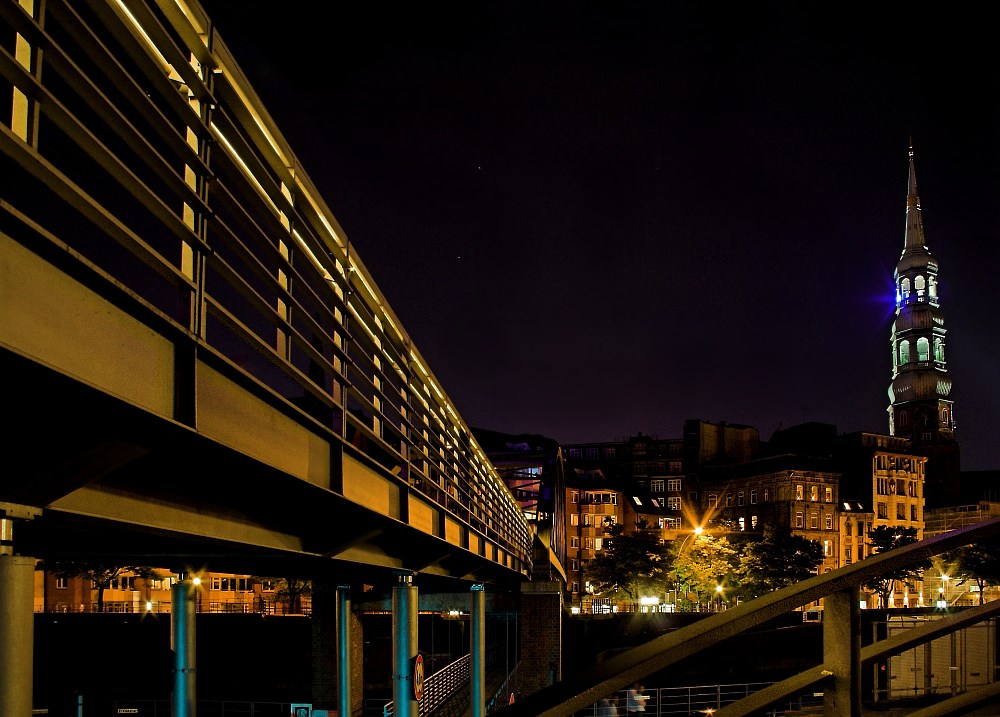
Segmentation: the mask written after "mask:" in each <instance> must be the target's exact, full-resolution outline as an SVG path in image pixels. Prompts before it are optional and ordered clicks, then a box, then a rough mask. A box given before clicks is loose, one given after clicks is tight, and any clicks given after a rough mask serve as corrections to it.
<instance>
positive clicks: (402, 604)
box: [392, 573, 419, 717]
mask: <svg viewBox="0 0 1000 717" xmlns="http://www.w3.org/2000/svg"><path fill="white" fill-rule="evenodd" d="M416 656H417V588H415V587H414V586H413V573H401V574H400V576H399V584H398V585H397V586H396V587H394V588H393V589H392V710H393V715H394V717H417V711H418V708H419V704H418V702H417V700H416V697H415V696H414V694H413V660H414V658H415V657H416Z"/></svg>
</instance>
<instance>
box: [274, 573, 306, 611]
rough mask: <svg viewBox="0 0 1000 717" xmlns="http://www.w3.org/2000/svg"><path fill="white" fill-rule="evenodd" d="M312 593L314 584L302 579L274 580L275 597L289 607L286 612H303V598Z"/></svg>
mask: <svg viewBox="0 0 1000 717" xmlns="http://www.w3.org/2000/svg"><path fill="white" fill-rule="evenodd" d="M311 593H312V582H311V581H309V580H303V579H302V578H278V579H277V580H274V597H275V599H276V600H278V601H280V602H284V603H285V604H286V605H287V608H286V609H285V612H289V613H292V614H296V615H297V614H299V613H301V612H302V598H304V597H305V596H306V595H309V594H311Z"/></svg>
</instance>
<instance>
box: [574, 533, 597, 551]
mask: <svg viewBox="0 0 1000 717" xmlns="http://www.w3.org/2000/svg"><path fill="white" fill-rule="evenodd" d="M604 543H605V539H604V538H594V537H591V536H589V535H585V536H584V537H583V549H584V550H601V549H603V548H604ZM569 547H570V548H572V549H574V550H576V549H579V547H580V538H578V537H576V536H575V535H574V536H573V537H571V538H570V539H569Z"/></svg>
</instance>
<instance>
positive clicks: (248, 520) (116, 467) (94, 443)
mask: <svg viewBox="0 0 1000 717" xmlns="http://www.w3.org/2000/svg"><path fill="white" fill-rule="evenodd" d="M0 371H2V372H3V374H4V375H6V376H9V377H12V380H10V382H9V384H8V387H7V389H5V397H4V398H5V401H4V403H5V407H6V409H7V415H8V417H10V419H11V420H9V421H8V426H7V428H6V429H5V437H6V441H5V443H6V445H7V446H8V451H7V456H6V465H7V470H6V471H5V478H4V480H3V482H2V484H0V501H5V502H11V503H17V504H24V505H29V506H34V507H41V508H43V514H42V515H41V516H40V517H38V518H36V519H34V520H32V521H27V522H23V523H19V524H18V525H17V528H16V534H15V540H16V547H17V550H18V552H20V553H23V554H29V555H32V556H34V557H39V558H42V559H50V560H82V559H89V560H109V561H121V562H126V563H131V564H144V565H154V566H162V567H165V568H172V569H176V570H181V569H185V570H189V571H190V570H198V569H213V570H216V571H226V572H238V573H250V574H281V575H289V574H294V573H300V574H304V575H323V574H326V575H329V576H330V577H331V578H336V579H339V580H346V581H348V582H352V583H358V584H361V583H366V584H370V585H371V584H378V583H379V582H383V583H385V584H387V585H388V584H391V583H392V582H393V581H394V580H395V576H396V573H397V571H399V570H412V571H417V572H420V573H421V583H422V585H427V584H428V582H431V583H433V582H434V581H435V580H436V579H438V578H440V579H443V580H447V582H448V583H453V582H454V580H455V579H456V578H458V579H464V580H467V581H472V580H476V581H478V580H484V579H485V580H490V579H493V578H496V577H503V575H502V573H503V572H509V571H501V570H500V568H499V566H493V565H490V563H489V561H487V560H485V559H483V558H480V557H479V556H476V555H472V554H469V553H467V552H465V551H462V550H458V549H456V548H455V546H453V545H450V544H448V543H447V542H445V541H443V540H441V539H439V538H437V537H435V536H432V535H427V534H425V533H423V532H421V531H419V530H415V529H413V528H412V527H410V526H409V525H407V524H406V523H404V522H401V521H399V520H396V519H394V518H391V517H389V516H387V515H383V514H381V513H379V512H376V511H373V510H370V509H368V508H366V507H364V506H360V505H358V504H356V503H354V502H352V501H350V500H348V499H346V498H345V497H343V496H342V495H340V494H338V493H336V492H334V491H331V490H328V489H325V488H321V487H319V486H316V485H313V484H312V483H310V482H308V481H304V480H301V479H300V478H297V477H294V476H289V475H287V474H285V473H283V472H281V471H278V470H275V469H274V468H272V467H270V466H268V465H265V464H263V463H261V462H259V461H257V460H254V459H252V458H250V457H248V456H246V455H244V454H241V453H239V452H237V451H234V450H232V449H230V448H227V447H226V446H223V445H220V444H219V443H217V442H215V441H211V440H207V439H205V438H204V437H202V436H200V435H198V434H197V433H196V432H194V431H192V430H191V429H190V428H188V427H186V426H183V425H180V424H178V423H175V422H173V421H170V420H166V419H163V418H161V417H159V416H156V415H153V414H150V413H149V412H147V411H144V410H142V409H139V408H136V407H134V406H132V405H130V404H128V403H127V402H124V401H121V400H119V399H117V398H115V397H113V396H109V395H108V394H106V393H104V392H103V391H99V390H96V389H93V388H91V387H88V386H86V385H84V384H82V383H80V382H78V381H76V380H74V379H72V378H70V377H68V376H65V375H63V374H61V373H59V372H57V371H53V370H51V369H49V368H47V367H45V366H43V365H41V364H39V363H38V362H35V361H33V360H29V359H27V358H24V357H22V356H19V355H18V354H16V353H14V352H11V351H6V350H0ZM233 420H234V421H238V420H239V417H238V416H234V417H233Z"/></svg>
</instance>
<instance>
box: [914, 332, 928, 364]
mask: <svg viewBox="0 0 1000 717" xmlns="http://www.w3.org/2000/svg"><path fill="white" fill-rule="evenodd" d="M930 360H931V344H930V342H929V341H928V340H927V337H925V336H921V337H920V338H919V339H917V361H930Z"/></svg>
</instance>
